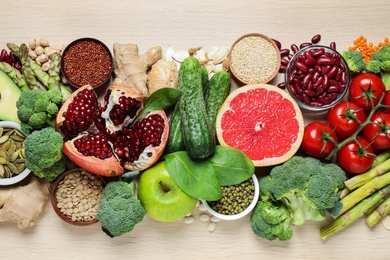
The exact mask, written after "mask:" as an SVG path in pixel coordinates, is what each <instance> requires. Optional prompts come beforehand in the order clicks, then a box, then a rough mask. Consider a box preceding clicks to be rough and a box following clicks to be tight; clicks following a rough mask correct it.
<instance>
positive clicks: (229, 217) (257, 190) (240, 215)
mask: <svg viewBox="0 0 390 260" xmlns="http://www.w3.org/2000/svg"><path fill="white" fill-rule="evenodd" d="M252 179H253V184H254V186H255V194H254V196H253V200H252V202H251V203H250V204H249V206H248V207H247V208H246V209H245V210H244V211H242V212H240V213H238V214H235V215H224V214H221V213H219V212H217V211H215V210H213V209H212V208H211V207H210V206H209V204H208V203H207V201H205V200H202V203H203V205H204V206H205V208H206V209H207V211H208V212H209V213H210V214H212V215H213V216H215V217H217V218H219V219H222V220H237V219H240V218H243V217H245V216H246V215H248V214H249V213H250V212H252V210H253V209H254V207H255V206H256V204H257V201H258V200H259V194H260V188H259V182H258V180H257V177H256V175H255V174H253V175H252Z"/></svg>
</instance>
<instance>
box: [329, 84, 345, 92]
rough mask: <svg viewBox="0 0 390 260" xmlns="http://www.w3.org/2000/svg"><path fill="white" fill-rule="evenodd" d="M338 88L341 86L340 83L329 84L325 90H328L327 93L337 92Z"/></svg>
mask: <svg viewBox="0 0 390 260" xmlns="http://www.w3.org/2000/svg"><path fill="white" fill-rule="evenodd" d="M340 88H341V87H340V85H338V86H335V85H331V86H329V88H328V89H327V90H326V91H328V92H329V93H332V92H339V91H340Z"/></svg>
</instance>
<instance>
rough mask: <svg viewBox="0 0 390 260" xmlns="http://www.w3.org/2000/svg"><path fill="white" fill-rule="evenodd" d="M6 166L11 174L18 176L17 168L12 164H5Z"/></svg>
mask: <svg viewBox="0 0 390 260" xmlns="http://www.w3.org/2000/svg"><path fill="white" fill-rule="evenodd" d="M6 165H7V167H8V168H9V169H10V170H11V172H12V173H15V174H18V173H19V170H18V168H17V167H16V166H15V165H14V164H12V163H7V164H6Z"/></svg>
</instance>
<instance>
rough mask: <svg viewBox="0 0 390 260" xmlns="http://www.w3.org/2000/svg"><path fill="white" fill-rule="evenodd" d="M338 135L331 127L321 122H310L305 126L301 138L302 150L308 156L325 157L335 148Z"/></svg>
mask: <svg viewBox="0 0 390 260" xmlns="http://www.w3.org/2000/svg"><path fill="white" fill-rule="evenodd" d="M330 138H333V140H334V141H335V142H337V141H338V137H337V135H336V133H335V132H334V130H333V128H332V127H331V126H329V125H328V124H326V123H323V122H311V123H309V124H308V125H306V126H305V130H304V133H303V140H302V144H301V147H302V150H303V151H304V152H305V153H306V154H307V155H310V156H313V157H316V158H325V157H326V156H328V155H329V153H330V152H331V151H332V150H333V149H334V148H335V146H336V145H335V143H334V142H332V141H330Z"/></svg>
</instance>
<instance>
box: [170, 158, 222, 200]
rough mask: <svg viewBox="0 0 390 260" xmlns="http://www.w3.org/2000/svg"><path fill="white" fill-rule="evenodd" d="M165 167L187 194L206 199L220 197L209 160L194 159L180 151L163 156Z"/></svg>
mask: <svg viewBox="0 0 390 260" xmlns="http://www.w3.org/2000/svg"><path fill="white" fill-rule="evenodd" d="M165 168H166V169H167V171H168V173H169V176H170V177H171V178H172V179H173V180H174V181H175V182H176V184H177V185H178V186H179V187H180V188H181V189H182V190H183V191H184V192H186V193H187V194H188V195H190V196H193V197H195V198H197V199H201V200H207V201H214V200H218V199H220V198H221V197H222V188H221V185H220V183H219V180H218V176H217V174H216V172H215V170H214V167H213V166H212V165H211V163H210V162H209V161H207V160H201V161H195V160H193V159H191V158H190V157H189V156H188V154H187V152H185V151H180V152H175V153H170V154H167V155H166V156H165Z"/></svg>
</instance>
